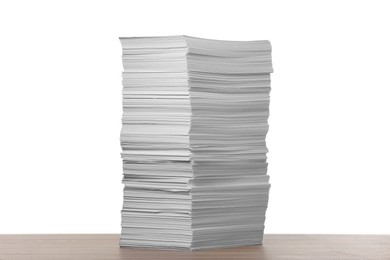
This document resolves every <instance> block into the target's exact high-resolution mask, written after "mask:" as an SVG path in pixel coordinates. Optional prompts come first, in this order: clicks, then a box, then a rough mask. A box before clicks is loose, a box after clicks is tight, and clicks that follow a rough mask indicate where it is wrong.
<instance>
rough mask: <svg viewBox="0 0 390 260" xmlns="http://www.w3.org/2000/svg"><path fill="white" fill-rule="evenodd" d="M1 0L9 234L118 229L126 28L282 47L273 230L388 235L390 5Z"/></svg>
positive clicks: (273, 139)
mask: <svg viewBox="0 0 390 260" xmlns="http://www.w3.org/2000/svg"><path fill="white" fill-rule="evenodd" d="M321 2H322V3H320V1H284V2H282V1H268V2H263V1H245V0H240V1H227V0H221V1H217V0H208V1H200V0H196V1H184V0H180V1H146V0H142V1H97V0H94V1H80V0H78V1H69V0H68V1H62V2H61V3H60V1H2V2H1V4H0V27H1V30H0V87H1V90H0V132H1V134H0V233H119V232H120V210H121V206H122V205H121V204H122V184H121V178H122V176H121V175H122V170H121V159H120V144H119V131H120V126H121V120H120V118H121V88H122V87H121V71H122V64H121V46H120V43H119V40H118V37H119V36H151V35H158V36H159V35H178V34H186V35H191V36H197V37H204V38H213V39H221V40H262V39H268V40H270V41H271V43H272V45H273V63H274V70H275V73H274V74H273V75H272V93H271V94H272V96H271V117H270V131H269V135H268V137H267V141H268V146H269V150H270V152H269V162H270V167H269V174H270V176H271V182H272V188H271V194H270V205H269V210H268V212H267V221H266V233H390V148H389V147H390V137H389V136H390V71H389V70H390V37H389V24H390V16H389V10H390V9H389V7H388V6H386V4H385V3H386V1H382V2H380V1H321Z"/></svg>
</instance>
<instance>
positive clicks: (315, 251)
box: [0, 234, 390, 260]
mask: <svg viewBox="0 0 390 260" xmlns="http://www.w3.org/2000/svg"><path fill="white" fill-rule="evenodd" d="M118 240H119V235H114V234H113V235H0V259H1V260H16V259H17V260H19V259H28V260H36V259H39V260H45V259H47V260H49V259H50V260H57V259H67V260H69V259H82V260H92V259H94V260H96V259H137V260H138V259H139V260H146V259H153V260H158V259H164V260H173V259H183V260H186V259H194V260H195V259H198V260H201V259H227V260H232V259H236V260H245V259H256V260H261V259H278V260H283V259H294V260H296V259H310V260H322V259H354V260H355V259H364V260H372V259H381V260H390V235H265V237H264V244H263V245H262V246H249V247H236V248H229V249H215V250H204V251H193V252H190V251H173V250H152V249H138V248H120V247H119V246H118Z"/></svg>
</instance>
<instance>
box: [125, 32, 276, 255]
mask: <svg viewBox="0 0 390 260" xmlns="http://www.w3.org/2000/svg"><path fill="white" fill-rule="evenodd" d="M120 41H121V43H122V50H123V56H122V57H123V67H124V72H123V118H122V123H123V126H122V131H121V146H122V154H121V155H122V159H123V171H124V177H123V184H124V202H123V210H122V233H121V239H120V245H121V246H131V247H156V248H177V249H191V250H194V249H207V248H216V247H232V246H243V245H256V244H261V243H262V238H263V232H264V221H265V212H266V209H267V204H268V194H269V189H270V184H269V177H268V175H267V157H266V153H267V147H266V143H265V137H266V134H267V131H268V116H269V99H270V97H269V93H270V73H272V72H273V69H272V63H271V45H270V43H269V41H219V40H207V39H200V38H193V37H188V36H167V37H123V38H120Z"/></svg>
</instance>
